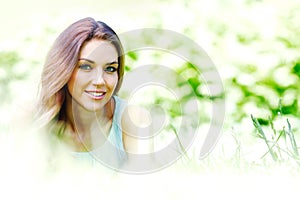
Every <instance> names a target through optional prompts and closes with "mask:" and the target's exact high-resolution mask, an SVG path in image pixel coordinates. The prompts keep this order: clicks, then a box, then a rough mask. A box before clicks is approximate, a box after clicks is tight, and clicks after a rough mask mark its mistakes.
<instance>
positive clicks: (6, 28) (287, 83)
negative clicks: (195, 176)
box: [0, 0, 300, 171]
mask: <svg viewBox="0 0 300 200" xmlns="http://www.w3.org/2000/svg"><path fill="white" fill-rule="evenodd" d="M2 5H3V6H1V8H0V10H1V12H0V15H1V17H0V22H1V25H2V28H1V30H2V31H1V32H0V85H1V90H0V97H1V98H0V99H1V100H0V108H1V109H0V128H1V130H0V133H1V137H0V138H5V137H6V136H7V135H9V133H10V132H11V126H18V124H16V123H14V122H16V120H15V119H16V117H17V115H18V112H20V111H22V112H23V111H25V112H26V109H28V108H29V107H30V106H31V105H32V102H33V101H34V100H35V99H36V96H37V92H38V83H39V78H40V73H41V70H42V67H43V62H44V59H45V56H46V54H47V52H48V49H49V48H50V46H51V44H52V42H53V41H54V39H55V38H56V37H57V36H58V34H59V33H60V32H61V31H63V30H64V29H65V28H66V27H67V26H68V25H70V24H71V23H73V22H74V21H76V20H78V19H81V18H83V17H87V16H91V17H93V18H95V19H97V20H101V21H104V22H106V23H107V24H108V25H110V26H111V27H112V28H113V29H114V30H115V31H116V32H117V33H119V34H120V33H123V32H126V31H131V30H133V29H139V28H162V29H169V30H172V31H176V32H178V33H180V34H183V35H185V36H186V37H188V38H190V39H191V40H193V41H194V42H196V43H197V44H198V45H200V46H201V47H202V48H203V50H204V51H205V52H206V53H207V54H208V56H209V57H210V58H211V60H212V61H213V63H214V64H215V67H216V68H217V70H218V72H219V74H220V76H221V79H222V82H223V86H224V92H222V93H218V94H207V92H205V91H203V90H202V89H201V88H202V86H203V85H205V83H204V82H203V81H202V80H201V79H200V78H199V76H198V74H193V71H191V70H193V66H192V65H189V63H181V65H179V64H178V66H177V69H180V70H181V72H184V71H188V70H190V72H191V73H189V74H190V77H188V81H187V82H186V86H189V87H190V88H192V91H193V92H194V93H193V94H194V95H196V98H197V100H198V101H199V102H200V103H202V104H203V105H204V106H203V112H201V114H200V116H199V119H201V126H200V127H198V128H199V129H200V130H206V129H207V127H208V126H209V123H210V122H211V120H212V119H210V117H211V116H210V114H209V112H210V111H211V110H210V109H209V107H207V106H205V105H206V104H211V103H212V102H213V101H217V100H220V99H222V100H225V104H226V112H225V115H226V116H225V121H224V123H223V129H222V137H221V138H220V141H219V143H218V145H217V147H216V149H215V151H213V152H212V153H211V155H210V156H209V157H208V158H206V159H205V160H202V161H199V160H198V155H199V150H200V147H201V142H202V141H203V138H204V136H205V131H202V132H204V133H203V134H201V133H202V132H201V131H199V133H200V139H199V138H198V139H197V140H196V141H195V143H194V148H191V150H190V151H189V152H188V154H189V158H190V160H189V161H187V162H188V163H189V165H188V166H189V167H190V168H191V169H193V170H196V171H197V169H198V168H199V167H200V168H201V167H202V169H203V168H204V169H206V168H210V167H212V168H214V166H216V165H218V164H221V165H228V166H235V167H238V168H241V169H243V170H245V169H248V167H249V166H250V167H253V166H257V165H259V166H268V167H269V166H270V165H271V164H272V163H274V162H275V163H277V162H278V161H279V162H288V163H289V162H290V160H292V161H291V162H292V163H293V164H292V166H294V167H296V169H298V167H299V159H298V146H297V140H298V138H299V127H300V126H299V124H300V122H299V111H298V107H299V103H300V101H299V100H298V99H299V95H300V91H299V90H300V81H299V77H300V57H299V52H300V39H299V35H300V23H299V19H300V2H299V1H297V0H289V1H284V0H213V1H207V0H181V1H180V0H152V1H146V0H140V1H133V0H126V1H120V0H110V1H99V0H85V1H81V0H72V1H71V0H64V1H59V0H51V1H37V0H27V1H17V0H11V1H5V2H2ZM147 56H148V58H147V59H150V60H153V61H156V62H157V63H159V61H160V60H161V59H162V58H161V56H160V55H158V54H155V53H153V54H150V55H147ZM149 56H150V57H149ZM142 57H143V55H141V54H138V53H133V54H130V55H127V61H128V62H127V64H126V65H127V66H126V72H130V70H132V69H133V68H134V67H133V65H134V63H138V62H140V61H141V60H142ZM179 84H180V83H178V85H177V86H179ZM150 92H151V91H150ZM148 95H150V96H151V95H153V96H154V97H156V100H155V99H154V100H153V102H155V103H161V100H162V97H161V96H160V95H161V94H154V93H153V94H151V93H150V94H148ZM155 95H156V96H155ZM125 96H126V95H125ZM189 97H190V98H194V97H195V96H187V98H189ZM185 101H188V99H185ZM164 103H165V104H166V105H169V107H170V112H167V114H168V115H169V117H170V118H172V119H175V118H176V117H178V116H177V115H176V114H174V113H176V112H175V111H174V109H173V110H172V106H176V105H175V104H176V102H175V103H174V102H172V101H171V100H168V99H167V100H166V102H164ZM174 108H175V107H174ZM251 115H253V118H251ZM287 119H288V121H287ZM175 121H176V120H175ZM171 125H172V124H171ZM173 125H174V124H173ZM174 126H176V124H175V125H174ZM169 128H170V129H172V126H169ZM281 141H282V143H281ZM273 147H274V148H273ZM266 163H267V164H266ZM270 163H271V164H270ZM184 166H185V167H186V165H185V164H184Z"/></svg>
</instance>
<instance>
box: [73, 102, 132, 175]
mask: <svg viewBox="0 0 300 200" xmlns="http://www.w3.org/2000/svg"><path fill="white" fill-rule="evenodd" d="M113 98H114V100H115V110H114V115H113V120H112V126H111V129H110V132H109V135H108V138H107V140H106V142H105V143H104V144H103V145H102V146H101V147H99V148H97V149H94V150H92V151H89V152H71V154H72V156H73V157H74V158H75V159H76V160H80V161H85V162H88V163H90V164H92V165H96V164H100V163H101V164H103V165H106V166H108V167H110V168H114V169H118V168H119V167H120V166H121V165H122V164H123V163H124V162H125V161H126V158H127V157H126V152H125V150H124V145H123V137H122V126H121V120H122V114H123V112H124V109H125V107H126V102H125V101H124V100H122V99H120V98H119V97H117V96H113Z"/></svg>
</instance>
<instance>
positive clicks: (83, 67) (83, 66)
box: [79, 64, 92, 70]
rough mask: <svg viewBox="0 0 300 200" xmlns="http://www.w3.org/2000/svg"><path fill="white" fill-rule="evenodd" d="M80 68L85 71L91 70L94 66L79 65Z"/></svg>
mask: <svg viewBox="0 0 300 200" xmlns="http://www.w3.org/2000/svg"><path fill="white" fill-rule="evenodd" d="M79 68H80V69H83V70H91V69H92V66H91V65H88V64H82V65H79Z"/></svg>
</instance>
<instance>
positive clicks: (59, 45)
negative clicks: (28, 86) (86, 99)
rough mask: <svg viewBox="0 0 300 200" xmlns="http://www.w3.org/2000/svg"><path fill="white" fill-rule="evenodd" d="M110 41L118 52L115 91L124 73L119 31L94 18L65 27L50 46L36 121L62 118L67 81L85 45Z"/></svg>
mask: <svg viewBox="0 0 300 200" xmlns="http://www.w3.org/2000/svg"><path fill="white" fill-rule="evenodd" d="M92 38H99V39H103V40H107V41H110V42H111V43H112V44H113V45H114V46H115V47H116V50H117V52H118V62H119V67H118V83H117V86H116V89H115V92H114V94H117V92H118V91H119V89H120V87H121V84H122V78H123V74H124V52H123V48H122V45H121V42H120V40H119V38H118V36H117V34H116V33H115V32H114V31H113V30H112V29H111V28H110V27H109V26H108V25H106V24H105V23H103V22H100V21H95V20H94V19H93V18H90V17H88V18H84V19H81V20H79V21H77V22H75V23H73V24H71V25H70V26H69V27H68V28H67V29H65V30H64V31H63V32H62V33H61V34H60V35H59V36H58V38H57V39H56V40H55V42H54V44H53V46H52V47H51V49H50V51H49V52H48V55H47V57H46V61H45V64H44V68H43V71H42V76H41V83H40V92H39V99H38V105H37V115H36V121H35V122H36V123H37V125H38V126H39V127H46V126H48V125H49V124H51V122H54V123H57V122H58V121H60V120H63V117H64V115H65V113H64V112H65V111H64V102H65V96H66V87H65V86H66V84H67V82H68V81H69V79H70V77H71V74H72V72H73V70H74V68H75V67H76V65H77V62H78V57H79V53H80V50H81V47H82V45H83V44H84V43H85V42H86V41H88V40H90V39H92Z"/></svg>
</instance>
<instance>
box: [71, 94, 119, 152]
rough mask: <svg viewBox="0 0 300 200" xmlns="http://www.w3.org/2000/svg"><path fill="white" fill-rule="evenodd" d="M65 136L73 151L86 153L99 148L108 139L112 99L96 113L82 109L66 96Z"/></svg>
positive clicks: (112, 105)
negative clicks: (73, 148)
mask: <svg viewBox="0 0 300 200" xmlns="http://www.w3.org/2000/svg"><path fill="white" fill-rule="evenodd" d="M66 96H67V97H66V110H65V111H66V123H67V130H66V132H67V133H66V134H67V135H68V136H67V137H68V138H69V140H70V139H71V141H70V142H71V143H74V144H73V145H71V146H74V147H75V150H78V151H86V150H88V151H89V150H91V149H93V148H95V147H99V146H101V145H102V144H103V143H104V142H105V141H106V138H107V137H108V134H109V131H110V128H111V124H112V118H113V111H114V100H113V98H112V99H111V100H110V101H109V102H108V103H107V104H106V105H105V106H104V107H103V109H101V110H98V111H89V110H86V109H84V108H83V107H82V106H81V105H79V104H78V103H77V102H76V101H74V100H73V99H72V97H71V96H70V95H69V94H67V95H66ZM83 147H84V148H83Z"/></svg>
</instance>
